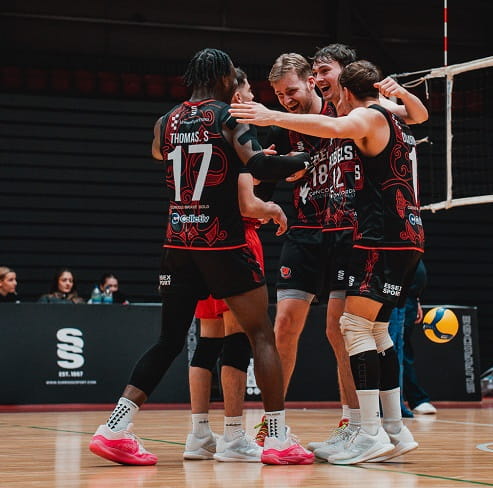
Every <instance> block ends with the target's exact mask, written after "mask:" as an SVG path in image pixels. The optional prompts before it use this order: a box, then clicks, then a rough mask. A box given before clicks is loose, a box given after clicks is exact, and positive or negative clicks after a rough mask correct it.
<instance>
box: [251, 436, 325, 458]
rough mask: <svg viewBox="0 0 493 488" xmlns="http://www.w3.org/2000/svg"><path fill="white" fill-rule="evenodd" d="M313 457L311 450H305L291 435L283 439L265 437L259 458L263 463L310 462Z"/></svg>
mask: <svg viewBox="0 0 493 488" xmlns="http://www.w3.org/2000/svg"><path fill="white" fill-rule="evenodd" d="M314 459H315V455H314V454H313V452H310V451H307V450H306V449H305V448H304V447H302V446H301V445H300V444H299V442H297V441H295V440H294V439H293V438H292V437H291V436H288V437H287V439H286V440H285V441H280V440H279V439H277V438H276V437H266V438H265V442H264V450H263V451H262V456H261V458H260V460H261V461H262V462H263V463H264V464H312V463H313V461H314Z"/></svg>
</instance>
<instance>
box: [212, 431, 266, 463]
mask: <svg viewBox="0 0 493 488" xmlns="http://www.w3.org/2000/svg"><path fill="white" fill-rule="evenodd" d="M261 454H262V448H261V447H260V446H259V445H258V444H257V443H256V442H255V441H254V440H253V439H251V438H250V437H248V436H247V435H246V434H245V433H244V432H243V435H242V436H241V437H238V438H237V439H234V440H232V441H229V442H228V441H225V440H224V437H220V438H219V439H218V441H217V446H216V454H214V459H215V460H216V461H223V462H240V463H259V462H260V456H261Z"/></svg>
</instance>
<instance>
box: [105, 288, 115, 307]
mask: <svg viewBox="0 0 493 488" xmlns="http://www.w3.org/2000/svg"><path fill="white" fill-rule="evenodd" d="M103 303H104V304H105V305H111V304H112V303H113V292H112V291H111V288H110V287H109V286H107V287H106V288H105V290H104V293H103Z"/></svg>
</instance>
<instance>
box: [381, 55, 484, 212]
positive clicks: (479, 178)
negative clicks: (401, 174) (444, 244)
mask: <svg viewBox="0 0 493 488" xmlns="http://www.w3.org/2000/svg"><path fill="white" fill-rule="evenodd" d="M445 53H446V51H444V54H445ZM444 59H446V57H445V58H444ZM417 75H420V76H418V77H417V78H416V76H417ZM391 76H392V78H394V79H397V80H399V79H401V80H402V79H404V81H399V82H400V83H401V84H402V86H404V87H406V88H408V89H414V88H416V87H418V86H419V85H423V86H424V90H425V96H426V98H427V100H428V105H429V112H430V119H429V121H428V122H427V123H426V124H425V125H424V126H423V129H424V130H426V131H427V132H428V133H427V134H426V137H423V138H422V142H427V143H429V144H422V145H420V148H419V149H420V150H421V148H422V147H423V146H428V149H427V150H424V151H423V153H428V160H427V159H426V157H425V158H424V160H422V152H421V151H420V157H419V165H420V173H421V175H420V176H421V179H420V185H421V195H422V203H423V205H422V207H421V209H422V210H431V211H432V212H435V211H436V210H441V209H449V208H452V207H457V206H463V205H474V204H481V203H491V202H493V166H492V165H493V142H492V137H491V134H492V133H493V114H492V109H493V103H492V101H493V94H492V91H491V88H490V87H491V86H493V56H490V57H486V58H481V59H475V60H472V61H468V62H466V63H461V64H454V65H450V66H442V67H440V68H430V69H427V70H422V71H414V72H409V73H399V74H393V75H391ZM406 80H407V81H406ZM412 91H414V90H412ZM419 130H420V128H419V127H418V126H413V131H415V132H419ZM421 130H422V129H421ZM425 156H426V154H425ZM423 169H424V172H423V171H422V170H423ZM423 190H424V191H423Z"/></svg>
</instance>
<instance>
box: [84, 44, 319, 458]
mask: <svg viewBox="0 0 493 488" xmlns="http://www.w3.org/2000/svg"><path fill="white" fill-rule="evenodd" d="M185 82H186V84H187V85H188V86H191V87H192V90H193V91H192V96H191V98H190V100H189V101H186V102H184V103H182V104H180V105H178V106H176V107H175V108H173V109H172V110H171V111H170V112H168V114H166V115H165V116H163V117H161V118H160V119H159V120H158V121H157V122H156V124H155V127H154V141H153V144H152V153H153V156H154V157H155V158H157V159H163V160H164V161H165V162H166V186H167V188H168V190H169V194H170V205H169V220H168V225H167V229H166V237H165V244H164V249H163V257H162V261H161V270H160V275H159V285H160V291H161V296H162V302H163V307H162V328H161V335H160V337H159V339H158V341H157V342H156V343H155V344H154V345H153V346H152V347H151V348H150V349H149V350H148V351H147V352H146V353H145V354H144V355H143V356H142V358H141V359H140V360H139V361H138V362H137V364H136V366H135V368H134V370H133V373H132V375H131V378H130V382H129V384H128V385H127V386H126V388H125V389H124V391H123V394H122V397H121V398H120V400H119V402H118V404H117V406H116V407H115V409H114V411H113V413H112V414H111V416H110V418H109V420H108V422H107V424H105V425H101V426H100V427H99V428H98V430H97V432H96V434H95V435H94V436H93V438H92V441H91V443H90V446H89V447H90V449H91V451H92V452H94V453H95V454H97V455H99V456H102V457H104V458H106V459H109V460H111V461H114V462H117V463H121V464H135V465H150V464H155V463H156V462H157V457H156V456H155V455H153V454H151V453H149V452H147V451H146V450H145V449H144V448H143V446H142V444H141V443H140V442H139V441H138V439H137V438H136V437H135V435H134V434H133V433H132V432H131V428H132V419H133V416H134V415H135V413H136V412H137V411H138V409H139V407H140V405H142V404H143V403H144V402H145V401H146V400H147V398H148V397H149V395H150V394H151V393H152V391H153V390H154V389H155V387H156V386H157V384H158V383H159V381H160V380H161V378H162V376H163V375H164V374H165V373H166V371H167V370H168V368H169V366H170V365H171V363H172V361H173V360H174V359H175V357H176V356H177V355H178V354H179V353H180V351H181V350H182V349H183V346H184V344H185V339H186V336H187V331H188V328H189V326H190V323H191V321H192V319H193V315H194V311H195V306H196V304H197V301H198V300H199V299H204V298H206V297H207V296H208V295H209V294H212V295H213V296H214V297H215V298H223V299H224V300H225V301H226V303H227V304H228V306H229V308H230V309H231V310H232V311H233V313H234V314H235V315H236V318H237V319H238V321H239V322H240V323H241V324H242V327H243V328H244V329H245V332H246V333H247V335H248V338H249V340H250V343H251V346H252V350H253V355H254V360H255V374H256V379H257V382H258V385H259V387H260V389H261V391H262V398H263V402H264V407H265V410H266V417H267V419H268V428H269V437H268V439H267V440H268V442H266V445H265V447H264V449H263V452H262V456H261V459H262V462H264V463H267V464H310V463H312V462H313V454H312V453H310V452H308V451H306V450H305V449H303V448H302V447H301V446H300V445H299V444H298V443H297V442H296V441H294V440H293V438H291V436H289V435H287V431H286V428H285V412H284V398H283V384H282V374H281V364H280V361H279V355H278V353H277V350H276V347H275V341H274V333H273V330H272V324H271V322H270V319H269V316H268V313H267V305H268V303H267V289H266V286H265V279H264V276H263V274H262V271H261V270H260V267H259V265H258V263H257V262H256V261H255V259H254V257H253V256H252V254H251V252H250V251H249V250H248V248H247V247H246V243H245V234H244V230H243V222H242V219H241V214H240V209H239V203H238V176H239V174H240V172H241V171H242V170H243V168H244V166H245V165H246V166H247V168H249V169H250V170H251V172H252V174H253V175H254V176H255V177H259V178H265V177H273V176H274V177H282V176H287V175H289V174H291V173H293V172H295V171H298V170H300V169H302V168H303V167H307V166H308V165H309V161H308V160H307V155H306V154H304V153H300V154H298V155H294V156H291V157H280V156H265V155H264V154H263V152H262V151H261V148H260V146H259V144H258V142H257V140H256V138H255V135H254V132H252V130H250V128H249V127H248V126H244V125H239V124H237V122H236V120H235V119H234V118H232V117H231V116H230V115H229V113H228V108H229V105H228V102H229V101H230V100H231V97H232V94H233V92H234V90H235V88H236V74H235V70H234V66H233V64H232V62H231V59H230V58H229V56H228V55H227V54H226V53H224V52H222V51H219V50H217V49H204V50H202V51H199V52H198V53H196V54H195V56H194V57H193V58H192V60H191V61H190V63H189V65H188V68H187V71H186V73H185ZM276 215H277V211H276ZM259 217H262V218H265V219H266V220H268V219H270V218H271V217H272V214H271V212H269V211H267V212H266V214H265V215H263V216H259Z"/></svg>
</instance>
